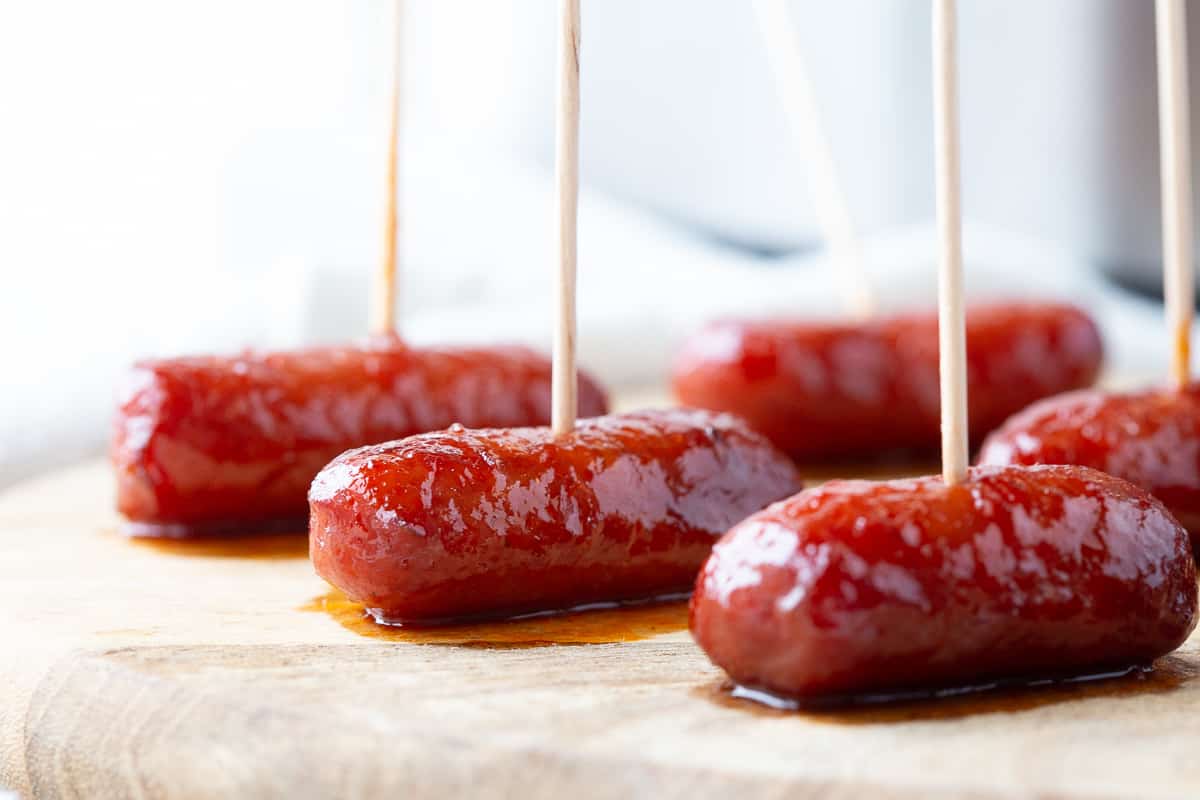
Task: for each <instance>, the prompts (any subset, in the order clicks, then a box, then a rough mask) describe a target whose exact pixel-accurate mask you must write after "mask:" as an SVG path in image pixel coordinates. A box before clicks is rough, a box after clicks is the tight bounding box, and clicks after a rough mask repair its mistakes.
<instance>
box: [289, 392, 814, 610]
mask: <svg viewBox="0 0 1200 800" xmlns="http://www.w3.org/2000/svg"><path fill="white" fill-rule="evenodd" d="M799 487H800V481H799V478H798V477H797V475H796V470H795V467H794V466H793V465H792V463H791V462H790V460H788V459H787V457H786V456H784V455H783V454H782V453H780V452H779V451H777V450H776V449H775V448H774V447H773V446H772V445H771V444H770V442H768V441H767V440H766V439H765V438H763V437H762V436H761V435H759V434H757V433H754V432H753V431H751V430H750V429H749V428H747V427H746V426H745V424H744V423H742V422H741V421H740V420H737V419H736V418H734V417H732V416H729V415H727V414H714V413H711V412H707V411H693V410H686V409H673V410H664V411H642V412H636V413H628V414H614V415H610V416H603V417H596V418H593V419H585V420H580V421H579V422H578V424H577V426H576V428H575V430H574V431H573V432H572V433H570V434H567V435H565V436H560V437H555V436H554V435H553V434H552V433H551V431H550V429H549V428H522V429H509V430H468V429H464V428H461V427H454V428H452V429H450V430H448V431H442V432H439V433H428V434H422V435H420V436H413V437H410V438H408V439H403V440H401V441H398V442H391V443H389V444H384V445H377V446H372V447H365V448H361V449H359V450H354V451H351V452H349V453H345V454H344V455H342V456H340V457H339V458H337V459H336V460H334V461H333V462H332V463H331V464H330V465H329V466H327V467H326V468H325V469H323V470H322V471H321V473H320V474H319V475H318V476H317V478H316V480H315V481H313V485H312V490H311V491H310V493H309V500H310V503H311V507H312V524H311V529H310V530H311V532H310V554H311V557H312V562H313V566H314V567H315V568H316V570H317V573H318V574H319V575H321V576H322V577H323V578H325V579H326V580H327V581H329V582H330V583H331V584H333V585H334V586H336V587H337V588H339V589H341V590H342V592H344V593H345V594H346V595H347V596H348V597H349V598H351V599H353V600H356V601H358V602H361V603H363V604H364V605H365V606H367V607H368V609H370V610H371V611H372V613H373V614H374V615H375V616H376V618H377V619H380V620H385V621H388V622H393V623H404V624H431V623H435V622H443V621H453V620H462V619H471V618H478V617H500V616H511V615H515V614H521V613H527V612H536V611H552V610H563V609H567V608H572V607H577V606H580V605H584V604H590V603H597V602H620V601H631V600H644V599H649V598H655V597H659V596H664V595H670V594H675V593H682V592H686V591H688V590H689V589H690V588H691V585H692V582H693V581H694V579H695V576H696V571H697V570H698V569H699V567H700V564H701V563H702V562H703V561H704V559H705V557H706V556H707V555H708V553H709V550H710V549H711V547H712V544H713V542H714V541H716V539H717V537H718V536H720V535H721V534H722V533H723V532H724V531H725V530H727V529H728V527H729V526H730V525H732V524H733V523H734V522H736V521H738V520H739V519H742V518H743V517H745V516H746V515H747V514H750V513H752V512H754V511H757V510H759V509H761V508H763V507H764V506H766V505H767V504H768V503H771V502H773V501H775V500H778V499H780V498H782V497H786V496H787V495H789V494H792V493H793V492H795V491H798V489H799Z"/></svg>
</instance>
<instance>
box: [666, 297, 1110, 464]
mask: <svg viewBox="0 0 1200 800" xmlns="http://www.w3.org/2000/svg"><path fill="white" fill-rule="evenodd" d="M1102 356H1103V348H1102V344H1101V340H1100V334H1099V331H1098V330H1097V328H1096V325H1095V323H1093V322H1092V320H1091V318H1090V317H1089V316H1088V315H1087V314H1086V313H1085V312H1083V311H1082V310H1080V309H1078V308H1075V307H1073V306H1069V305H1058V304H1045V303H1041V304H1031V303H1030V304H1020V303H1008V304H999V305H989V306H977V307H973V308H971V309H969V310H968V312H967V381H968V392H967V401H968V404H969V405H968V414H969V418H970V429H971V431H972V433H973V434H975V435H977V436H978V437H979V438H982V437H983V435H984V434H986V433H987V432H988V431H990V430H992V429H993V428H995V427H996V426H997V425H999V424H1000V423H1001V422H1003V421H1004V420H1005V418H1007V417H1008V416H1009V415H1010V414H1013V413H1015V412H1016V411H1018V410H1020V409H1022V408H1024V407H1025V406H1027V405H1029V404H1030V403H1032V402H1034V401H1035V400H1038V399H1040V398H1042V397H1046V396H1048V395H1053V394H1057V393H1058V392H1063V391H1067V390H1070V389H1077V388H1081V387H1084V386H1088V385H1090V384H1091V383H1092V382H1093V381H1094V380H1095V378H1096V375H1097V373H1098V371H1099V369H1100V363H1101V360H1102ZM672 385H673V388H674V392H675V395H676V396H677V397H678V398H679V400H680V402H682V403H684V404H686V405H690V406H695V407H697V408H711V409H715V410H718V411H727V412H729V413H732V414H737V415H739V416H741V417H742V418H744V419H745V420H746V421H747V422H749V423H750V424H751V425H752V426H753V427H754V428H755V429H756V430H759V431H762V432H763V433H765V434H766V435H767V436H768V437H769V438H770V439H771V440H772V441H773V442H775V443H776V444H777V445H778V446H779V447H780V448H781V449H783V450H784V451H786V452H787V453H789V454H790V455H792V456H793V457H794V458H796V459H797V460H799V461H808V462H812V461H823V460H830V459H833V460H836V459H854V458H863V457H874V456H876V455H879V454H884V453H887V452H890V451H905V452H910V453H911V452H917V453H925V452H936V450H937V447H938V442H939V438H938V430H939V427H938V426H939V423H940V417H939V397H938V342H937V317H936V315H935V314H913V315H906V316H897V317H891V318H882V319H878V320H873V321H870V322H867V323H862V324H852V323H803V322H783V321H754V322H750V321H746V322H737V321H732V322H721V323H715V324H712V325H710V326H708V327H707V328H705V329H704V330H703V331H701V332H700V333H699V334H697V335H696V336H694V337H693V338H692V339H690V340H689V341H688V342H687V343H686V344H685V346H684V347H683V349H682V350H681V352H680V353H679V355H678V357H677V358H676V360H675V364H674V367H673V372H672Z"/></svg>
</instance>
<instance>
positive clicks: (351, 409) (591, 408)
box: [111, 336, 606, 536]
mask: <svg viewBox="0 0 1200 800" xmlns="http://www.w3.org/2000/svg"><path fill="white" fill-rule="evenodd" d="M579 407H580V413H582V414H602V413H604V411H605V410H606V400H605V397H604V393H603V391H602V390H601V389H600V388H599V387H598V386H597V385H596V383H595V382H593V381H592V380H591V379H589V378H587V377H586V376H582V375H581V376H580V382H579ZM549 419H550V362H549V360H548V359H547V358H545V357H544V356H541V355H539V354H537V353H534V352H533V351H531V350H527V349H525V348H521V347H487V348H474V349H471V348H415V347H408V346H406V345H404V344H403V343H402V342H401V341H400V340H399V339H397V338H395V337H390V336H388V337H380V338H377V339H374V340H372V341H370V342H369V343H367V344H366V345H365V346H361V347H328V348H314V349H309V350H300V351H293V352H281V353H246V354H244V355H241V356H236V357H197V358H176V359H166V360H161V361H146V362H142V363H140V364H138V365H137V366H136V367H135V368H134V370H133V373H132V375H131V376H130V380H129V383H128V386H127V389H126V392H125V394H124V396H123V398H122V400H121V403H120V407H119V410H118V413H117V418H116V424H115V431H114V436H113V442H112V450H111V455H112V462H113V465H114V467H115V470H116V476H117V508H118V510H119V511H120V512H121V513H122V514H124V515H125V516H126V517H127V518H128V520H129V525H128V530H129V531H130V532H131V533H133V534H142V535H160V536H164V535H165V536H187V535H198V534H206V533H231V532H249V531H251V530H256V529H259V530H261V529H265V528H292V529H296V530H304V529H305V528H306V523H307V518H308V502H307V493H308V487H309V484H310V483H311V482H312V479H313V476H315V475H316V474H317V472H318V471H319V470H320V469H321V467H323V466H325V464H326V463H328V462H329V461H330V459H332V458H333V457H334V456H336V455H338V454H339V453H341V452H343V451H344V450H347V449H349V448H351V447H360V446H362V445H364V444H372V443H375V442H382V441H388V440H391V439H396V438H398V437H402V436H409V435H411V434H414V433H421V432H424V431H429V430H437V429H439V428H445V427H447V426H449V425H451V424H453V423H456V422H458V423H462V424H464V425H474V426H492V425H504V426H507V425H537V424H545V423H546V422H548V421H549Z"/></svg>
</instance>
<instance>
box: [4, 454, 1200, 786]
mask: <svg viewBox="0 0 1200 800" xmlns="http://www.w3.org/2000/svg"><path fill="white" fill-rule="evenodd" d="M110 509H111V488H110V484H109V476H108V472H107V468H106V467H105V465H104V464H102V463H90V464H86V465H83V466H80V467H77V468H73V469H69V470H65V471H62V472H59V473H57V474H53V475H51V476H48V477H46V478H44V479H40V480H36V481H32V482H29V483H26V484H24V485H20V486H17V487H15V488H13V489H11V490H9V491H8V492H6V493H4V494H3V495H0V785H7V786H10V787H13V788H16V789H17V790H18V791H20V792H21V793H22V794H23V795H24V796H27V797H48V798H53V797H85V798H105V797H148V798H159V797H163V798H176V797H249V796H255V797H259V796H261V797H293V798H294V797H370V798H374V797H389V798H390V797H405V798H412V797H439V798H440V797H448V796H456V795H458V796H472V797H480V796H488V797H510V796H511V797H522V798H525V797H530V798H564V797H565V798H571V800H580V798H591V797H597V798H617V797H628V796H631V795H640V796H647V797H655V798H694V797H698V796H712V797H743V796H763V797H781V798H782V797H788V798H798V797H819V798H849V797H864V796H867V797H878V798H929V797H981V798H993V797H1024V796H1038V797H1062V798H1071V799H1072V800H1074V799H1075V798H1127V797H1140V798H1157V797H1163V798H1166V797H1172V798H1176V797H1200V679H1198V678H1197V675H1198V674H1200V651H1198V648H1200V639H1196V638H1193V640H1192V641H1190V642H1189V643H1188V644H1187V645H1186V646H1185V647H1184V648H1183V649H1182V650H1181V651H1180V652H1179V653H1177V654H1176V655H1174V656H1171V657H1170V658H1169V659H1167V660H1166V661H1165V662H1164V663H1163V664H1162V667H1161V669H1160V670H1159V671H1158V672H1157V673H1156V674H1154V675H1153V676H1151V677H1149V678H1142V679H1136V678H1135V679H1123V680H1118V681H1112V682H1107V683H1101V684H1091V685H1086V686H1073V687H1058V688H1049V689H1043V690H1035V691H1025V692H1008V693H1002V694H997V695H985V696H976V697H973V698H968V699H957V700H945V701H940V702H933V703H923V704H919V703H918V704H909V705H903V706H899V707H894V708H888V709H874V710H861V711H843V712H838V713H825V714H820V713H808V714H799V713H782V712H774V711H769V710H765V709H763V708H761V707H759V706H755V705H752V704H749V703H747V702H746V701H740V700H734V699H732V698H730V697H729V696H728V695H727V694H726V693H725V692H724V691H723V690H722V688H721V675H720V673H719V672H718V671H717V670H716V669H715V668H714V667H712V665H710V664H709V663H708V661H707V660H706V659H705V658H704V656H703V655H702V654H701V653H700V651H699V650H698V649H697V648H696V647H695V645H693V644H692V642H691V640H690V638H689V637H688V635H687V633H686V631H684V630H682V629H680V628H679V626H680V624H681V623H682V612H681V610H680V608H678V607H666V608H657V609H649V610H646V609H643V610H633V611H629V612H601V613H600V614H599V616H582V617H574V618H572V619H570V620H568V621H567V622H565V623H564V622H561V621H559V622H536V621H534V622H527V623H523V627H522V626H515V627H514V626H510V627H507V628H504V627H498V626H495V625H493V626H481V627H478V628H474V629H468V630H466V631H459V632H450V633H448V634H441V635H430V636H427V637H424V638H422V639H420V640H418V641H405V640H397V639H394V638H378V637H373V636H365V635H363V630H367V631H370V630H372V629H371V627H370V626H368V625H366V624H365V623H363V622H362V621H361V619H360V618H359V617H358V616H357V615H356V614H355V613H349V614H347V613H346V612H347V607H346V605H345V604H344V603H342V604H339V603H338V602H337V601H336V598H334V597H331V596H329V595H328V592H329V589H328V587H327V586H326V585H325V584H324V583H323V582H322V581H321V580H319V579H318V578H317V577H316V576H315V575H313V573H312V571H311V569H310V568H309V564H308V562H307V560H306V559H305V558H304V557H303V547H302V545H298V544H297V542H296V540H292V541H291V542H290V543H289V541H288V540H287V539H275V540H268V541H266V542H265V543H260V545H259V549H258V551H257V552H256V554H255V556H254V557H251V558H237V557H230V556H229V555H228V553H226V552H223V551H222V548H221V547H219V546H206V547H200V548H196V549H195V550H181V548H179V547H176V548H172V549H167V550H164V549H160V548H155V547H149V546H146V545H142V544H136V543H132V542H129V541H127V540H124V539H122V538H120V537H119V536H118V535H116V534H115V533H114V529H115V523H116V519H115V517H114V515H113V513H112V511H111V510H110ZM322 608H324V609H325V610H321V609H322ZM313 609H316V610H313ZM331 610H332V611H333V612H336V613H330V611H331ZM351 612H353V609H351ZM622 614H624V615H625V616H621V615H622ZM655 634H658V635H655ZM621 639H624V640H625V641H617V640H621ZM586 642H601V643H591V644H589V643H586Z"/></svg>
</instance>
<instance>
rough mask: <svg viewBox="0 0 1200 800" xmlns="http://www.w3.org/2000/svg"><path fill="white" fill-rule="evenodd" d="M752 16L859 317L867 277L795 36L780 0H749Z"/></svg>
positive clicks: (867, 304)
mask: <svg viewBox="0 0 1200 800" xmlns="http://www.w3.org/2000/svg"><path fill="white" fill-rule="evenodd" d="M754 11H755V17H756V18H757V19H758V27H759V29H760V31H761V34H762V37H763V42H764V44H765V46H766V51H767V58H768V60H769V61H770V62H771V72H772V73H773V75H774V77H775V88H776V93H777V94H778V96H779V101H780V102H781V103H782V104H783V109H784V113H785V114H786V115H787V118H788V122H789V123H790V124H791V127H792V132H793V134H794V135H795V137H796V140H797V142H798V143H799V150H800V155H801V157H802V158H803V160H804V164H805V167H806V168H807V171H808V187H809V197H810V199H811V201H812V204H813V208H814V210H815V211H816V214H817V223H818V224H819V225H820V226H821V232H822V234H823V235H824V237H825V244H826V246H827V247H828V248H829V256H830V261H831V262H832V264H833V266H834V267H835V269H837V270H838V275H839V277H840V278H841V280H842V285H843V288H844V292H845V297H846V300H845V302H846V306H847V307H848V308H849V309H850V311H851V313H853V314H854V315H855V316H857V317H860V318H865V317H867V316H869V315H870V314H871V313H872V312H873V310H874V307H875V300H874V296H873V292H872V290H871V282H870V279H869V278H868V277H867V274H866V270H865V268H864V267H863V259H862V250H861V248H860V247H859V243H858V237H857V236H856V235H855V233H854V224H853V222H852V221H851V217H850V207H849V204H848V203H847V202H846V193H845V192H844V191H843V189H842V183H841V181H840V180H839V178H838V171H837V164H836V162H835V161H834V158H833V148H832V147H831V146H830V143H829V137H828V136H827V135H826V133H825V127H824V125H823V124H822V117H821V109H820V106H819V104H818V103H817V96H816V92H815V91H814V90H813V83H812V80H811V79H810V78H809V73H808V68H807V64H806V63H805V61H804V55H803V54H802V53H801V52H800V43H799V41H798V40H797V38H796V29H795V26H794V25H793V24H792V18H791V14H790V13H789V12H788V7H787V2H786V0H755V2H754Z"/></svg>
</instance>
